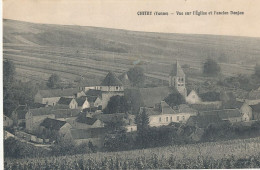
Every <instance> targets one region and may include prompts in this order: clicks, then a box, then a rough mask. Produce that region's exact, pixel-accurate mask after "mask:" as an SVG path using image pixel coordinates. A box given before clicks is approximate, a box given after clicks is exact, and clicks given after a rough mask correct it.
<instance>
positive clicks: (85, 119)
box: [70, 113, 104, 129]
mask: <svg viewBox="0 0 260 170" xmlns="http://www.w3.org/2000/svg"><path fill="white" fill-rule="evenodd" d="M70 124H71V126H72V127H73V128H75V129H90V128H102V127H104V123H103V122H102V121H100V120H99V119H97V118H95V117H92V116H91V115H90V114H88V113H85V114H84V113H82V114H80V115H79V116H78V117H77V118H76V119H75V120H74V121H71V122H70Z"/></svg>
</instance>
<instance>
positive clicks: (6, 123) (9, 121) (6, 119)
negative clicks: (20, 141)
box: [3, 114, 13, 127]
mask: <svg viewBox="0 0 260 170" xmlns="http://www.w3.org/2000/svg"><path fill="white" fill-rule="evenodd" d="M3 123H4V127H11V126H13V120H12V119H10V118H9V117H8V116H6V115H5V114H4V119H3Z"/></svg>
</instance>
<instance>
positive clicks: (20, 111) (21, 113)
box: [14, 105, 28, 119]
mask: <svg viewBox="0 0 260 170" xmlns="http://www.w3.org/2000/svg"><path fill="white" fill-rule="evenodd" d="M14 112H15V113H16V115H17V118H18V119H25V114H26V113H27V112H28V108H27V106H26V105H20V106H18V107H17V108H16V109H15V111H14Z"/></svg>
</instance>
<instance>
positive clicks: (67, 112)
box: [51, 109, 80, 119]
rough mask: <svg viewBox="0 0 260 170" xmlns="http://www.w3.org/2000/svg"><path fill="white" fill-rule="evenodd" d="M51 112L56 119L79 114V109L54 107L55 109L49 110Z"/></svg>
mask: <svg viewBox="0 0 260 170" xmlns="http://www.w3.org/2000/svg"><path fill="white" fill-rule="evenodd" d="M51 114H54V115H55V118H56V119H57V118H69V117H77V116H78V115H79V114H80V110H79V109H55V110H51Z"/></svg>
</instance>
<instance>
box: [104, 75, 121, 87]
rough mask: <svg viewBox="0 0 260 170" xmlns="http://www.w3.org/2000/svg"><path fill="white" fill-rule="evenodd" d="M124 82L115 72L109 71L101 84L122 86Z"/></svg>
mask: <svg viewBox="0 0 260 170" xmlns="http://www.w3.org/2000/svg"><path fill="white" fill-rule="evenodd" d="M122 85H123V84H122V82H121V81H120V80H119V79H118V78H117V76H116V75H115V73H113V72H109V73H108V74H107V76H106V77H105V79H104V80H103V81H102V83H101V86H122Z"/></svg>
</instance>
